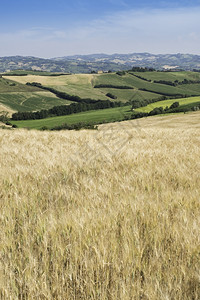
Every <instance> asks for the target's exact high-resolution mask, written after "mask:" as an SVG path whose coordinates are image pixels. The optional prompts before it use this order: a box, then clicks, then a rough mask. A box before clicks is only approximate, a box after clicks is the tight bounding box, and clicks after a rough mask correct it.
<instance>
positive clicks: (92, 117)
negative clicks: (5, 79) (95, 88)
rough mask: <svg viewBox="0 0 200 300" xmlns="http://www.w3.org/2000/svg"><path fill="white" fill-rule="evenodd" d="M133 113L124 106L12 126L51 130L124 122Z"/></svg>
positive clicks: (19, 122)
mask: <svg viewBox="0 0 200 300" xmlns="http://www.w3.org/2000/svg"><path fill="white" fill-rule="evenodd" d="M132 113H133V112H132V110H131V106H123V107H116V108H108V109H102V110H95V111H88V112H82V113H77V114H73V115H69V116H60V117H53V118H47V119H41V120H26V121H12V122H11V123H12V124H15V125H17V126H18V127H19V128H23V127H25V128H30V129H41V128H42V127H44V126H46V127H47V128H49V129H51V128H53V127H55V126H59V125H62V124H64V123H67V124H76V123H79V122H86V123H87V122H95V123H101V122H104V121H106V122H114V121H120V120H123V118H124V116H128V115H131V114H132Z"/></svg>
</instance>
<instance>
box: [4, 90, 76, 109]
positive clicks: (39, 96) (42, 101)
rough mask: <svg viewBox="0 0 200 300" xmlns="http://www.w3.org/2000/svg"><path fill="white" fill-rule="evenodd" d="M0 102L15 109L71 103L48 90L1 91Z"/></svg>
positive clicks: (49, 106)
mask: <svg viewBox="0 0 200 300" xmlns="http://www.w3.org/2000/svg"><path fill="white" fill-rule="evenodd" d="M0 103H1V104H3V105H6V106H8V107H10V108H11V109H13V110H15V111H35V110H42V109H49V108H51V107H53V106H55V105H66V104H70V103H71V102H70V101H67V100H64V99H60V98H58V97H56V96H55V95H54V94H52V93H50V92H46V91H41V90H40V91H39V92H12V93H0Z"/></svg>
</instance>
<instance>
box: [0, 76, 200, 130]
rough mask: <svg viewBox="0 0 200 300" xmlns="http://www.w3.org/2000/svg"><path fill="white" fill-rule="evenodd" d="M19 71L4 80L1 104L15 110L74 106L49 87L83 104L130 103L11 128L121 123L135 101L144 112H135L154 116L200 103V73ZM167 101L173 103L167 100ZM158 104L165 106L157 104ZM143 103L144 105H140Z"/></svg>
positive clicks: (0, 96) (24, 123)
mask: <svg viewBox="0 0 200 300" xmlns="http://www.w3.org/2000/svg"><path fill="white" fill-rule="evenodd" d="M18 72H19V74H18V75H16V76H15V74H13V73H11V76H8V74H6V75H3V76H2V78H0V104H1V105H2V107H4V109H6V108H7V110H10V111H19V112H26V111H39V110H42V109H43V110H44V109H49V108H52V107H53V106H60V105H69V104H71V103H73V101H69V100H66V99H64V98H62V96H61V97H60V96H59V95H57V94H55V93H54V92H53V91H52V90H50V91H48V90H44V88H47V89H48V88H49V89H53V90H54V91H58V92H63V93H66V94H68V95H74V96H78V97H80V100H79V101H84V99H86V98H89V99H92V101H93V100H96V101H97V100H99V99H100V100H102V101H104V100H109V101H120V102H121V103H122V104H123V103H124V104H126V106H124V107H123V106H122V107H120V108H113V109H110V108H109V109H104V110H102V111H101V110H97V111H88V112H87V111H86V112H81V113H76V114H73V115H69V116H60V117H56V116H50V117H51V118H49V116H48V117H47V118H46V119H41V120H27V121H13V122H12V124H15V125H17V126H18V127H26V128H36V129H41V128H42V127H46V128H48V129H51V128H52V127H54V126H60V125H62V124H64V123H67V124H76V123H79V122H93V123H102V122H113V121H120V120H123V118H124V117H127V118H129V117H130V116H131V114H132V111H131V105H132V103H133V102H134V101H136V102H137V106H136V107H135V108H137V107H139V108H137V109H136V110H135V111H136V112H137V111H139V112H149V111H150V110H152V109H153V108H155V107H163V108H165V107H166V106H170V105H171V104H172V103H173V102H175V101H178V102H179V104H180V105H181V106H182V105H189V106H191V104H192V103H196V104H197V105H199V101H200V100H199V98H198V96H200V83H199V80H200V74H199V73H198V72H185V71H182V72H156V71H153V72H152V71H151V72H149V71H147V72H134V71H127V72H121V73H120V72H118V73H104V74H68V75H63V74H60V75H59V74H57V75H56V74H52V75H51V76H50V75H49V73H47V72H45V73H44V74H43V73H42V72H33V71H29V72H28V75H25V74H23V73H21V74H20V71H18ZM21 72H22V71H21ZM58 75H59V76H58ZM34 82H36V83H38V84H41V87H39V86H30V85H27V83H34ZM108 95H111V96H112V97H113V98H110V97H109V96H108ZM163 97H165V98H168V99H166V100H163V99H162V98H163ZM178 97H179V98H178ZM180 97H181V98H180ZM159 98H161V99H159ZM169 98H171V99H169ZM177 98H178V99H177ZM158 99H159V100H163V101H159V102H155V101H157V100H158ZM70 100H72V99H71V98H70ZM145 101H146V102H147V104H148V105H147V104H146V102H145ZM148 101H149V102H148ZM142 102H143V104H142V105H140V103H142ZM150 102H155V103H150ZM149 103H150V104H149ZM145 105H146V107H145ZM140 106H143V107H140Z"/></svg>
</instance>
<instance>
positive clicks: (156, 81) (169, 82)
mask: <svg viewBox="0 0 200 300" xmlns="http://www.w3.org/2000/svg"><path fill="white" fill-rule="evenodd" d="M154 83H161V84H166V85H171V86H176V85H177V83H176V81H174V82H172V81H169V80H154Z"/></svg>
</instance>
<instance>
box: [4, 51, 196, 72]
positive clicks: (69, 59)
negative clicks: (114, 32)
mask: <svg viewBox="0 0 200 300" xmlns="http://www.w3.org/2000/svg"><path fill="white" fill-rule="evenodd" d="M133 66H140V67H153V68H155V69H160V70H167V69H184V70H193V69H198V70H199V69H200V55H193V54H180V53H178V54H151V53H130V54H112V55H107V54H91V55H74V56H64V57H59V58H52V59H44V58H37V57H30V56H8V57H0V72H7V71H9V70H18V69H23V70H36V71H48V72H64V73H66V72H67V73H68V72H70V73H90V72H91V71H99V70H102V71H108V70H111V71H119V70H127V69H131V68H132V67H133Z"/></svg>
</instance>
